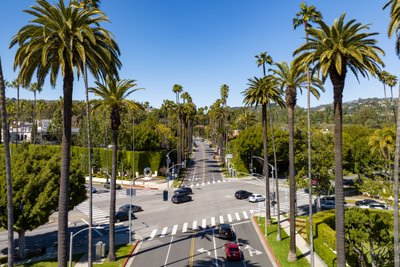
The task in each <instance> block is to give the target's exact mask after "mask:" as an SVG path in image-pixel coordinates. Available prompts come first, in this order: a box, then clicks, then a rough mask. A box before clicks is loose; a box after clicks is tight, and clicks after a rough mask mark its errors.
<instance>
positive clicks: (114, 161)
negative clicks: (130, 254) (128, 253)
mask: <svg viewBox="0 0 400 267" xmlns="http://www.w3.org/2000/svg"><path fill="white" fill-rule="evenodd" d="M111 113H113V111H112V112H111ZM111 117H113V114H112V115H111ZM111 124H112V127H111V128H112V129H113V133H112V139H113V149H112V171H111V182H110V191H111V192H110V193H111V196H110V233H109V250H108V257H107V258H108V261H111V262H112V261H115V260H116V256H115V202H116V191H115V188H116V180H117V155H118V127H115V125H114V123H113V122H111Z"/></svg>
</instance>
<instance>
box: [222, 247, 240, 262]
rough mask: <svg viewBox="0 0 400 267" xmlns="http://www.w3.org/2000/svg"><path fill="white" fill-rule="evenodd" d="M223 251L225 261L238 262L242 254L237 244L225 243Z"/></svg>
mask: <svg viewBox="0 0 400 267" xmlns="http://www.w3.org/2000/svg"><path fill="white" fill-rule="evenodd" d="M224 250H225V255H226V259H227V260H237V261H240V260H241V259H242V252H241V251H240V249H239V246H238V244H236V243H225V244H224Z"/></svg>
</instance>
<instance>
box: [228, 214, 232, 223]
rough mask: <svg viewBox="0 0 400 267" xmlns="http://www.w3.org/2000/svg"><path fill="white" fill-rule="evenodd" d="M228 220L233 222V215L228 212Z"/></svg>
mask: <svg viewBox="0 0 400 267" xmlns="http://www.w3.org/2000/svg"><path fill="white" fill-rule="evenodd" d="M228 222H230V223H231V222H232V216H231V214H228Z"/></svg>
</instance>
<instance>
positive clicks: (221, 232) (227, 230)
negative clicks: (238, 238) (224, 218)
mask: <svg viewBox="0 0 400 267" xmlns="http://www.w3.org/2000/svg"><path fill="white" fill-rule="evenodd" d="M218 237H219V238H224V239H228V240H232V239H233V230H232V226H231V225H230V224H227V223H221V224H219V225H218Z"/></svg>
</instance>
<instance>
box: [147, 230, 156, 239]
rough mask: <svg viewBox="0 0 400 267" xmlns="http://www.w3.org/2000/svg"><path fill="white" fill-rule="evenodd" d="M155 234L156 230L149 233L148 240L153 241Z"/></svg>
mask: <svg viewBox="0 0 400 267" xmlns="http://www.w3.org/2000/svg"><path fill="white" fill-rule="evenodd" d="M156 233H157V229H154V230H153V231H152V232H151V234H150V238H149V240H153V239H154V237H155V236H156Z"/></svg>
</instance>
